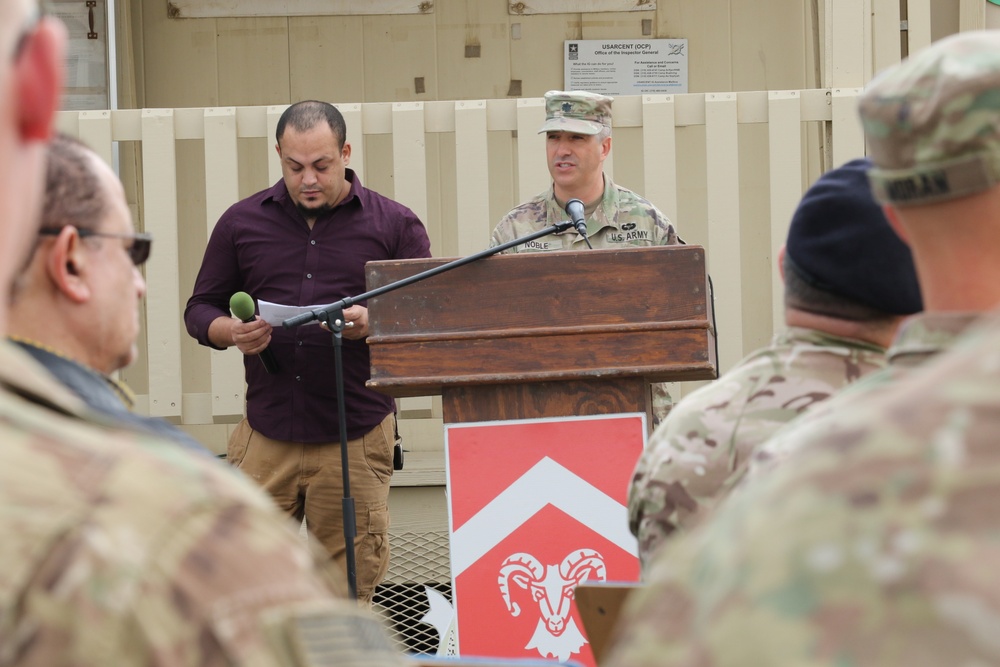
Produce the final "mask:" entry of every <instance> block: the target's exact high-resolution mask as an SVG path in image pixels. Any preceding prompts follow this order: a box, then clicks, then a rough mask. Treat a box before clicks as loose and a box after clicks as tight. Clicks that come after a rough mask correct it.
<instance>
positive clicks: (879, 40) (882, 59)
mask: <svg viewBox="0 0 1000 667" xmlns="http://www.w3.org/2000/svg"><path fill="white" fill-rule="evenodd" d="M901 59H902V45H901V34H900V32H899V0H872V68H873V70H874V71H873V74H878V73H879V72H881V71H882V70H884V69H886V68H887V67H892V66H893V65H896V64H898V63H899V61H900V60H901Z"/></svg>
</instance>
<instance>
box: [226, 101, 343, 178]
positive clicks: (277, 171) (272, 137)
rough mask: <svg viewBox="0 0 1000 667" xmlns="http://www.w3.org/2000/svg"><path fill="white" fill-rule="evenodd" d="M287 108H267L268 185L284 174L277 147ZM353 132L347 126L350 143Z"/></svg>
mask: <svg viewBox="0 0 1000 667" xmlns="http://www.w3.org/2000/svg"><path fill="white" fill-rule="evenodd" d="M287 108H288V106H287V105H284V104H281V105H276V106H269V107H267V112H266V114H267V138H266V139H265V141H266V142H267V146H268V151H267V160H266V167H267V183H268V184H274V183H277V182H278V179H280V178H281V177H282V174H281V157H280V156H279V155H278V148H277V146H278V139H277V131H278V120H279V119H280V118H281V114H283V113H284V112H285V109H287ZM341 114H343V112H341ZM344 120H345V121H346V120H347V117H346V116H345V117H344ZM351 132H352V130H351V126H350V125H348V126H347V140H348V141H351V138H352V136H351ZM351 162H354V155H353V153H352V155H351ZM241 178H242V177H241ZM241 185H242V182H241ZM258 189H263V188H258ZM241 192H242V188H241Z"/></svg>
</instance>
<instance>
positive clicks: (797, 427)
mask: <svg viewBox="0 0 1000 667" xmlns="http://www.w3.org/2000/svg"><path fill="white" fill-rule="evenodd" d="M981 316H982V313H965V312H958V313H954V312H943V313H921V314H919V315H914V316H913V317H911V318H909V319H908V320H906V322H905V323H904V324H903V326H902V327H900V330H899V333H898V334H897V335H896V339H895V340H894V341H893V343H892V346H891V347H890V348H889V353H888V355H887V358H888V364H889V365H888V366H887V367H886V368H884V369H882V370H880V371H876V372H875V373H872V374H871V375H868V376H866V377H864V378H862V379H861V380H859V381H858V382H855V383H854V384H852V385H850V386H849V387H847V388H845V389H844V390H843V391H841V392H839V393H838V394H837V395H836V396H834V397H833V398H832V399H831V400H829V401H826V402H825V403H823V404H822V405H819V406H816V409H815V410H811V411H810V412H809V414H807V415H803V416H802V418H801V419H796V420H795V421H794V422H792V423H791V424H789V425H788V426H786V427H785V428H782V429H781V430H779V431H778V432H777V433H775V434H774V436H773V437H772V438H770V439H768V440H767V441H766V442H765V443H764V444H763V445H762V446H761V447H760V448H759V449H758V450H757V451H756V452H754V455H753V457H752V458H751V460H750V465H749V466H747V475H748V476H749V477H753V476H755V475H759V474H761V473H763V472H764V471H766V470H769V469H770V468H771V467H772V466H774V465H777V464H778V463H779V462H781V461H782V460H784V459H785V458H786V457H787V456H788V455H789V454H790V453H791V452H792V451H793V450H794V449H796V448H797V447H798V446H799V445H800V443H803V442H808V441H810V440H811V439H813V438H814V437H816V436H817V435H819V434H821V433H824V432H826V431H828V430H831V429H833V428H835V427H836V425H837V421H838V417H837V416H838V415H840V414H843V411H844V410H851V409H853V408H852V406H855V405H861V404H863V403H865V402H866V401H870V400H872V399H873V398H874V397H876V396H878V395H879V394H880V393H882V392H885V391H887V390H888V389H890V388H892V387H893V386H895V385H897V384H899V383H901V382H903V381H904V380H905V379H906V378H907V377H909V375H910V373H912V372H913V369H915V368H917V367H919V366H920V365H922V364H923V363H925V362H926V361H928V360H929V359H931V358H932V357H934V356H936V355H938V354H940V353H942V352H945V351H947V350H948V349H949V348H950V347H951V346H952V344H953V343H954V342H955V340H956V339H957V338H958V337H959V336H961V334H962V333H963V332H964V331H965V330H966V329H968V328H969V326H971V325H972V324H973V323H974V322H975V321H976V320H977V319H978V318H979V317H981Z"/></svg>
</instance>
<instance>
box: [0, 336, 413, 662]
mask: <svg viewBox="0 0 1000 667" xmlns="http://www.w3.org/2000/svg"><path fill="white" fill-rule="evenodd" d="M0 385H2V388H0V443H2V447H0V508H2V509H3V513H2V518H0V534H2V535H3V539H2V540H0V664H3V665H45V666H49V665H74V666H75V667H88V666H91V665H92V666H94V667H97V666H101V667H109V666H113V665H153V664H158V665H168V664H169V665H192V666H193V665H220V666H221V665H260V666H261V667H265V666H272V665H311V664H329V661H333V660H336V661H338V662H337V663H336V664H351V665H370V664H387V665H396V664H399V663H400V662H401V658H400V657H399V656H397V655H395V653H394V652H393V651H392V649H391V648H389V647H388V646H387V640H386V639H385V636H384V634H383V633H382V632H381V629H380V628H379V627H378V626H377V625H376V623H375V621H374V620H373V619H371V618H367V617H366V615H365V612H363V611H361V610H360V609H359V608H358V606H357V605H356V604H355V603H354V602H347V601H345V600H342V599H337V598H338V595H337V594H336V593H335V590H336V589H338V588H339V589H343V588H344V586H342V585H341V586H338V584H337V583H336V580H334V579H332V578H330V577H329V576H328V574H326V573H325V572H324V571H323V570H322V569H321V567H320V566H318V565H317V564H316V562H315V561H314V560H313V558H312V556H311V555H310V553H309V552H308V550H307V548H306V546H305V545H304V543H303V542H302V541H301V539H300V538H299V537H298V536H297V535H296V533H295V532H294V530H292V529H291V527H290V525H289V524H288V523H287V521H286V519H285V518H284V517H283V516H282V515H281V514H280V513H279V512H278V511H277V510H276V509H275V508H274V506H273V505H272V503H271V502H270V501H269V499H268V498H267V497H266V496H265V495H264V494H263V493H262V492H260V491H259V490H258V489H257V488H256V487H255V486H253V485H252V484H251V483H249V482H248V481H246V480H245V479H243V478H242V477H241V476H240V475H239V474H238V473H236V472H235V471H233V470H232V469H230V468H229V467H228V466H226V465H224V464H222V463H220V462H218V461H216V460H214V459H212V458H210V457H206V456H198V455H195V454H192V453H191V452H189V451H186V450H184V449H182V448H180V447H177V446H175V445H173V444H172V443H170V442H168V441H165V440H158V439H154V438H152V437H147V436H144V435H141V434H138V433H134V432H133V433H126V432H124V431H115V430H111V429H108V428H105V427H102V426H96V425H93V424H88V423H86V421H84V418H85V417H87V418H89V417H88V414H87V413H86V412H85V410H86V408H85V406H84V404H83V403H82V401H80V399H79V398H78V397H76V396H75V395H73V394H71V393H69V392H68V391H67V390H66V389H65V388H64V387H62V386H61V385H59V384H58V383H57V381H56V380H55V379H54V378H52V377H50V376H48V375H47V374H46V373H45V372H44V371H43V370H42V369H41V367H40V366H38V365H37V364H36V363H35V362H34V361H33V360H32V359H30V358H29V357H28V356H27V355H26V354H25V353H24V352H23V351H21V350H19V349H17V348H15V347H14V346H13V345H12V344H10V343H7V342H3V343H0ZM95 419H100V417H95ZM341 592H342V591H341ZM379 647H381V648H379Z"/></svg>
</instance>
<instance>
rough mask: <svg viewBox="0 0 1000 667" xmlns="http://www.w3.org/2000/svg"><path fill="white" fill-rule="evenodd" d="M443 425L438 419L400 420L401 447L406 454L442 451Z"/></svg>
mask: <svg viewBox="0 0 1000 667" xmlns="http://www.w3.org/2000/svg"><path fill="white" fill-rule="evenodd" d="M421 398H424V397H421ZM443 424H444V421H443V420H442V419H441V418H440V417H429V418H421V419H403V420H400V422H399V435H400V437H401V438H402V439H403V446H404V447H405V448H406V450H407V451H408V452H424V451H434V450H441V449H443V448H444V430H443Z"/></svg>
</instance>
